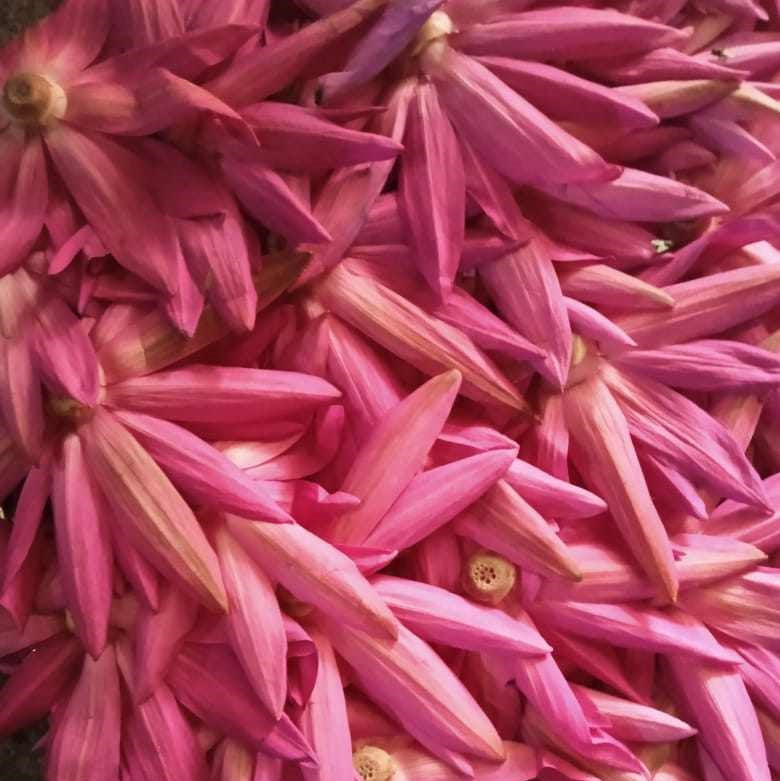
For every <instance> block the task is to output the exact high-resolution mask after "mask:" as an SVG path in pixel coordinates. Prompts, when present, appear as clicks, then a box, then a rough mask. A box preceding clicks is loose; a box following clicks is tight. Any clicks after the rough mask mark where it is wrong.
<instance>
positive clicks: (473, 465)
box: [365, 450, 514, 550]
mask: <svg viewBox="0 0 780 781" xmlns="http://www.w3.org/2000/svg"><path fill="white" fill-rule="evenodd" d="M513 460H514V451H513V450H489V451H487V452H485V453H477V454H476V455H474V456H470V457H467V458H463V459H460V460H458V461H453V462H452V463H449V464H444V465H443V466H438V467H434V468H433V469H428V470H426V471H424V472H421V473H420V474H418V475H417V476H416V477H414V478H413V479H412V480H411V482H410V483H409V485H408V486H407V487H406V489H405V490H404V492H403V493H402V494H401V495H400V496H399V497H398V499H397V500H396V501H395V502H394V503H393V505H392V507H391V508H390V509H389V510H388V511H387V513H386V514H385V515H384V516H383V517H382V520H381V521H380V522H379V523H378V524H377V526H376V527H375V528H374V530H373V531H372V532H371V533H370V534H369V535H368V536H367V537H366V539H365V544H366V545H369V546H374V547H379V548H385V549H388V550H394V549H395V550H403V549H405V548H407V547H409V546H411V545H414V544H415V543H417V542H419V541H420V540H422V539H423V538H425V537H427V536H428V535H429V534H431V533H433V532H434V531H436V529H438V528H440V527H441V526H443V525H444V524H445V523H448V522H449V521H451V520H452V519H453V518H454V517H455V516H456V515H458V514H459V513H460V512H462V511H463V510H465V509H466V507H468V506H469V505H470V504H472V503H473V502H475V501H476V500H477V499H478V498H479V497H480V496H481V495H482V494H483V493H485V491H487V490H488V488H490V486H491V485H493V484H494V483H495V482H496V481H497V480H498V479H499V478H500V477H502V476H503V475H504V474H505V472H506V470H507V467H509V466H510V464H511V463H512V461H513Z"/></svg>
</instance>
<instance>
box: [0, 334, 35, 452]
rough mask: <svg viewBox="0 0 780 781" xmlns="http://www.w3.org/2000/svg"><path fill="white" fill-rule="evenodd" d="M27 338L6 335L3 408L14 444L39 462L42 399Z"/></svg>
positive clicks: (0, 362) (1, 359) (1, 361)
mask: <svg viewBox="0 0 780 781" xmlns="http://www.w3.org/2000/svg"><path fill="white" fill-rule="evenodd" d="M30 352H31V351H30V348H29V345H28V344H27V342H26V340H22V339H5V340H3V345H2V354H1V355H0V373H2V375H3V381H2V387H0V410H2V415H3V418H4V420H5V424H6V426H7V428H8V434H9V436H11V437H12V439H13V440H14V444H15V445H16V446H17V447H18V448H19V450H20V451H21V452H22V453H24V455H25V457H26V458H27V460H29V461H31V462H33V463H37V462H38V461H39V459H40V456H41V448H42V446H43V429H44V418H43V399H42V397H41V387H40V381H39V379H38V376H37V374H36V372H35V369H34V366H33V363H32V356H31V354H30Z"/></svg>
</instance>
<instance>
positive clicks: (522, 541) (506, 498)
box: [455, 480, 580, 580]
mask: <svg viewBox="0 0 780 781" xmlns="http://www.w3.org/2000/svg"><path fill="white" fill-rule="evenodd" d="M455 531H456V532H457V533H458V534H460V535H462V536H464V537H469V538H470V539H472V540H474V541H476V542H478V543H479V544H480V545H482V546H484V547H485V548H488V549H489V550H493V551H495V552H496V553H500V554H501V555H502V556H505V557H506V558H508V559H509V560H510V561H513V562H515V563H516V564H519V565H520V566H521V567H527V568H528V569H530V570H532V571H533V572H538V573H539V574H541V575H546V576H548V577H559V578H570V579H573V580H577V579H578V578H579V577H580V572H579V567H578V566H577V562H576V561H575V560H574V558H573V557H572V555H571V554H570V553H569V551H568V550H567V548H566V545H565V544H564V543H563V542H562V541H561V539H560V537H558V535H557V534H556V533H555V530H554V529H553V527H552V526H551V525H550V524H549V523H548V522H547V521H545V519H544V518H542V516H541V515H539V513H537V512H536V510H534V509H533V507H531V505H529V504H528V503H527V502H526V501H525V499H523V498H522V497H521V496H520V495H519V494H518V493H517V492H516V491H515V490H514V489H513V488H512V487H511V486H510V485H509V484H508V483H507V482H506V481H504V480H499V481H498V483H496V484H495V485H494V486H493V487H492V488H490V489H489V490H488V491H487V492H486V493H485V495H484V496H483V497H482V498H481V499H479V500H477V501H476V502H475V503H474V504H473V505H472V506H471V507H470V508H469V509H468V510H466V511H465V512H463V513H462V514H461V515H460V516H459V517H458V518H457V520H456V521H455Z"/></svg>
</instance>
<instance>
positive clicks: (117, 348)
mask: <svg viewBox="0 0 780 781" xmlns="http://www.w3.org/2000/svg"><path fill="white" fill-rule="evenodd" d="M306 261H307V256H305V255H303V254H301V253H286V252H285V253H281V254H277V255H269V256H266V257H265V258H264V259H263V268H262V269H261V270H260V271H259V272H258V274H257V275H256V277H255V285H256V288H257V291H258V294H259V297H260V301H259V308H260V309H264V308H265V307H267V306H268V305H269V304H271V303H272V302H273V301H275V300H276V299H277V298H278V297H279V296H280V295H281V294H282V293H283V292H284V291H285V290H286V289H287V288H288V287H289V286H290V285H291V284H292V283H293V281H294V280H295V279H296V278H297V277H298V275H299V274H300V273H301V270H302V269H303V267H304V266H305V264H306ZM108 315H111V316H108ZM101 323H102V324H104V326H105V327H104V330H103V331H102V334H100V333H97V334H94V338H95V344H96V348H97V350H98V353H99V355H100V363H101V366H102V367H103V369H104V371H105V373H106V377H107V379H108V380H109V381H112V382H116V381H118V380H121V379H125V378H127V377H140V376H143V375H146V374H150V373H151V372H154V371H157V370H159V369H164V368H167V367H168V366H170V365H172V364H174V363H176V362H177V361H179V360H181V359H182V358H185V357H187V356H188V355H192V354H193V353H195V352H197V351H198V350H201V349H203V348H204V347H206V346H208V345H210V344H213V343H214V342H216V341H217V340H218V339H220V338H221V337H223V336H225V335H226V334H227V333H228V332H229V330H228V328H227V326H226V325H225V324H224V323H223V322H222V321H221V320H220V318H219V317H217V316H216V314H215V313H213V312H212V311H211V310H209V309H207V310H206V311H205V312H204V313H203V316H202V317H201V319H200V321H199V322H198V327H197V328H196V330H195V333H194V334H193V335H192V337H190V338H189V339H188V338H186V337H185V336H184V335H183V334H181V333H180V332H179V331H177V330H176V329H175V328H173V327H172V326H171V324H170V323H169V322H168V321H167V319H166V318H165V316H164V315H162V314H161V313H160V312H159V311H157V310H154V311H152V312H149V313H145V314H143V315H141V314H140V313H138V312H137V311H134V310H130V311H129V312H125V313H122V312H121V310H117V309H110V310H109V312H108V313H107V316H106V319H105V321H101ZM99 325H100V324H99ZM99 330H100V328H98V331H99Z"/></svg>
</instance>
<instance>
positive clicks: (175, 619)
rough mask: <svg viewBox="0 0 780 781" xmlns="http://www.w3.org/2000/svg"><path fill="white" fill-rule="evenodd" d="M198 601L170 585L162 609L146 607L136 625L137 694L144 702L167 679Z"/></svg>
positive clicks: (194, 614) (134, 681)
mask: <svg viewBox="0 0 780 781" xmlns="http://www.w3.org/2000/svg"><path fill="white" fill-rule="evenodd" d="M196 615H197V604H196V603H194V602H193V601H192V600H191V599H189V598H188V597H186V596H185V595H184V594H182V593H181V592H180V591H179V590H178V589H176V588H173V587H171V586H169V587H168V588H167V589H166V591H165V593H164V594H163V596H162V598H161V599H160V606H159V609H158V610H156V611H154V610H150V609H149V608H146V609H143V610H142V612H141V614H140V615H139V617H138V619H137V621H136V624H135V626H134V634H135V649H134V650H135V654H134V656H135V676H134V678H133V698H134V700H135V702H136V703H141V702H143V701H144V700H146V699H148V698H149V697H151V696H152V695H153V694H154V692H155V691H156V690H157V688H158V687H159V686H160V685H161V684H162V683H163V679H164V678H165V675H166V673H167V672H168V668H169V667H170V665H171V663H172V662H173V660H174V659H175V657H176V654H177V653H178V651H179V649H180V648H181V645H182V643H183V641H184V637H185V636H186V635H187V634H188V633H189V632H190V630H191V629H192V628H193V626H194V625H195V619H196Z"/></svg>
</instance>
